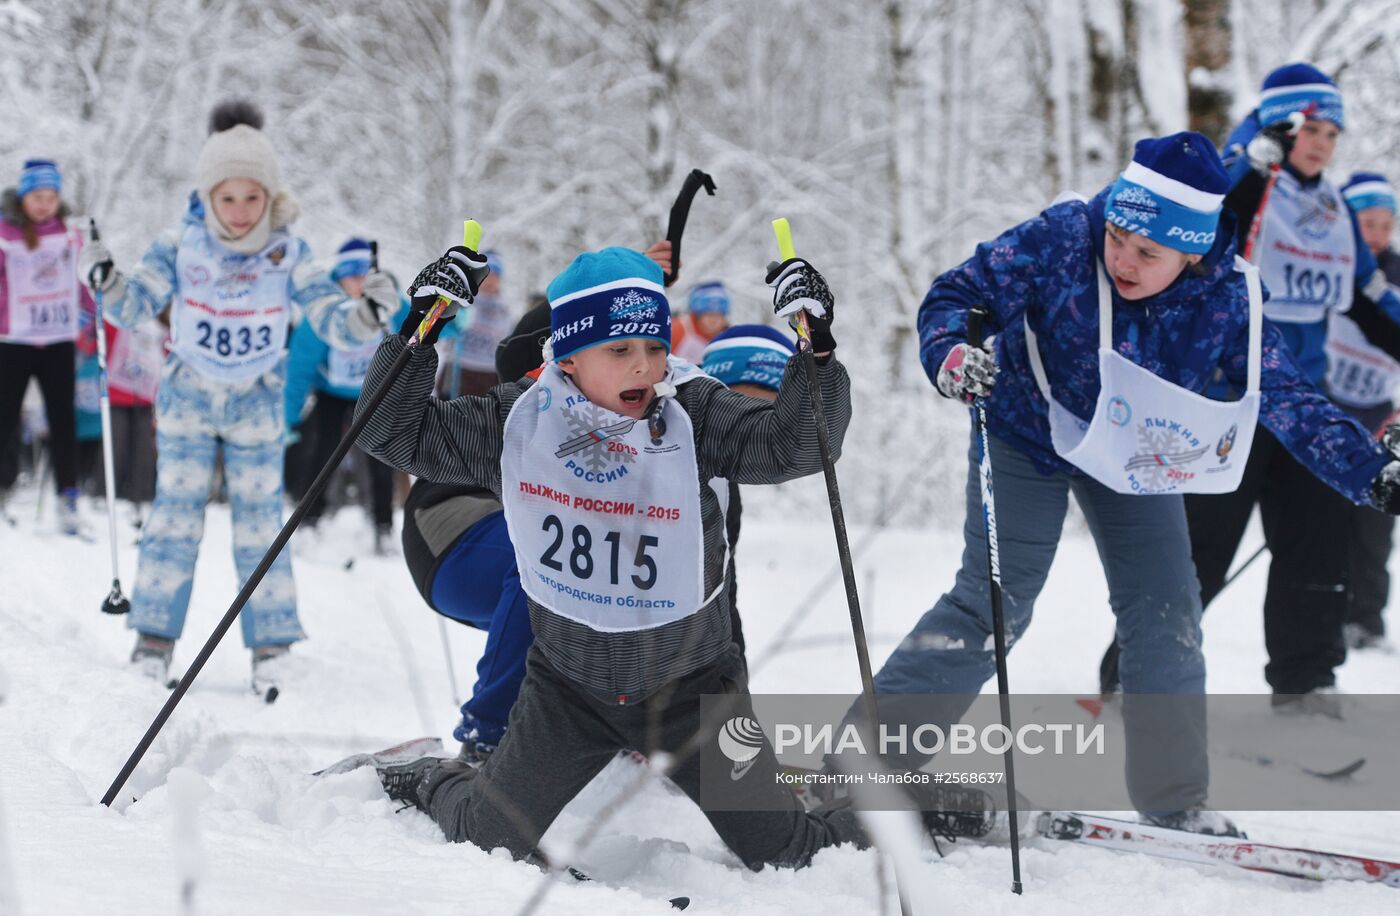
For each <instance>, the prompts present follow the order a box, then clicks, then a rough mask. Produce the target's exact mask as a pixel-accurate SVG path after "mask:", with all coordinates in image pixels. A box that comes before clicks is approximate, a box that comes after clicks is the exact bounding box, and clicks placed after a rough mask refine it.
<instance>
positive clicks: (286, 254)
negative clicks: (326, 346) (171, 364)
mask: <svg viewBox="0 0 1400 916" xmlns="http://www.w3.org/2000/svg"><path fill="white" fill-rule="evenodd" d="M297 252H298V246H297V244H296V242H295V240H294V239H292V238H290V237H289V236H287V235H286V234H285V233H275V234H274V237H273V241H272V242H270V243H269V244H268V246H267V247H266V248H264V249H263V250H262V251H260V252H258V253H257V254H254V255H241V254H238V253H237V252H234V251H232V250H230V249H228V248H226V247H224V246H223V245H219V244H217V243H216V242H214V241H212V240H211V239H210V237H209V233H208V232H207V231H206V230H205V229H204V227H203V226H191V227H190V228H189V229H188V230H186V232H185V235H184V238H183V239H182V240H181V242H180V249H179V253H178V254H177V255H176V258H175V267H176V273H177V275H178V287H177V292H176V294H175V298H174V302H173V307H172V309H171V321H170V329H171V342H170V348H171V349H172V350H174V351H175V352H176V353H178V354H180V358H181V359H182V360H184V361H185V362H186V363H188V364H189V365H191V366H193V367H194V368H195V369H197V370H198V371H199V373H200V374H201V375H204V376H206V377H208V378H211V379H214V380H216V381H221V382H243V381H248V380H250V379H255V378H257V377H258V376H260V375H262V374H263V373H265V372H267V371H268V370H270V369H272V368H274V367H276V366H277V364H278V363H279V362H281V360H282V356H283V353H284V351H285V349H286V346H285V345H286V341H287V325H288V322H289V321H290V319H291V314H292V312H291V297H290V295H289V294H288V292H287V288H288V285H289V283H290V280H291V274H292V268H294V267H295V266H296V263H297Z"/></svg>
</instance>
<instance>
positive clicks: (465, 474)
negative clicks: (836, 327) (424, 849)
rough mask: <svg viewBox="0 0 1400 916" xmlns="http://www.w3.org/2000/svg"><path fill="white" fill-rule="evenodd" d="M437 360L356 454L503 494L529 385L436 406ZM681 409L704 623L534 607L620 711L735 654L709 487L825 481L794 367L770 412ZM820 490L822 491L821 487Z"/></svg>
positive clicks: (841, 420) (397, 394) (425, 362)
mask: <svg viewBox="0 0 1400 916" xmlns="http://www.w3.org/2000/svg"><path fill="white" fill-rule="evenodd" d="M404 347H405V343H404V341H403V340H402V339H401V338H400V337H398V336H397V335H394V336H391V337H389V338H388V339H387V340H385V342H384V344H383V345H382V346H380V348H379V352H378V353H377V354H376V355H375V358H374V362H373V364H372V365H371V367H370V370H369V375H368V376H367V377H366V379H365V384H364V388H363V389H362V393H361V395H360V405H359V407H357V413H358V411H359V409H361V408H363V406H364V404H365V401H366V399H367V398H368V397H369V395H370V394H371V393H372V392H374V391H375V390H376V389H377V388H378V387H379V385H380V383H381V380H382V379H384V377H385V376H386V375H387V374H388V371H389V367H390V366H391V365H392V364H393V362H394V360H395V359H396V358H397V357H398V355H399V354H400V353H401V352H402V351H403V349H404ZM436 371H437V354H436V353H435V352H433V350H432V348H428V349H426V350H419V351H416V352H415V353H414V354H413V355H412V356H411V357H410V358H409V361H408V365H407V366H406V367H405V368H404V372H403V374H402V375H401V376H399V378H398V381H396V382H395V383H394V386H393V388H392V389H390V391H389V394H388V395H387V396H386V397H385V399H384V402H383V403H382V404H381V405H380V407H379V409H378V410H377V411H376V412H375V416H374V418H373V419H372V420H370V422H369V423H368V425H366V426H365V428H364V431H363V432H361V433H360V437H359V445H360V447H361V448H363V449H364V450H365V451H367V452H369V453H370V454H371V455H374V456H375V457H377V458H379V459H381V460H382V461H384V462H385V463H387V464H389V465H392V466H393V467H396V468H399V469H400V470H402V471H406V472H408V473H410V474H413V475H415V476H418V477H426V478H428V479H429V480H432V481H435V482H438V483H445V484H472V485H475V486H480V487H485V488H487V489H489V490H491V491H492V492H493V493H495V494H496V495H497V497H499V496H500V494H501V448H502V444H503V432H504V430H505V423H506V417H507V416H508V415H509V414H510V409H511V407H512V406H513V405H514V404H515V401H516V399H517V398H518V397H520V395H521V393H522V392H524V391H525V390H526V388H528V387H529V386H530V385H531V384H532V382H531V381H530V380H529V379H521V380H520V381H519V382H508V383H506V384H503V385H497V386H496V387H495V388H493V389H491V391H490V392H488V393H487V394H486V395H485V396H482V397H462V398H457V399H455V400H451V401H441V400H438V399H437V398H434V397H433V396H432V390H433V377H434V375H435V374H436ZM818 378H819V380H820V383H821V388H822V398H823V402H824V405H825V408H826V416H827V424H828V427H829V429H830V433H831V444H832V452H833V455H832V457H833V459H834V458H836V457H838V456H839V455H840V452H841V442H842V439H843V438H844V437H845V433H846V426H847V424H848V423H849V422H850V419H851V385H850V379H849V378H848V377H847V375H846V370H845V367H843V366H842V365H841V364H840V363H838V362H837V361H836V360H835V359H834V358H833V359H831V360H829V361H828V362H827V363H826V365H824V366H820V367H818ZM676 402H677V403H678V404H679V405H680V406H681V408H682V409H684V410H685V412H686V413H687V414H689V416H690V422H691V425H692V426H693V427H694V429H695V454H696V462H697V464H698V465H699V473H700V515H701V522H702V525H703V528H704V538H705V550H704V554H705V589H704V591H705V594H711V593H713V594H714V595H715V597H714V598H713V599H712V600H711V601H710V603H709V604H707V605H705V607H703V608H702V609H701V610H700V611H699V612H698V613H696V614H693V615H691V616H689V617H687V618H685V619H683V620H678V621H675V622H674V623H669V624H666V625H664V626H660V627H656V628H653V629H650V630H638V631H629V632H620V633H604V632H600V631H597V630H594V629H592V628H590V627H587V626H585V625H583V624H581V623H578V622H576V621H573V620H569V619H566V618H564V617H561V616H559V615H558V614H555V613H553V612H551V611H550V609H549V608H547V607H545V606H543V605H540V604H538V603H536V602H535V601H534V600H533V599H532V600H531V601H530V622H531V624H532V625H533V626H534V628H535V641H536V643H537V644H538V645H539V647H540V651H542V652H543V653H544V654H545V657H546V658H548V659H549V661H550V663H551V664H552V665H554V667H555V668H557V669H558V670H559V671H560V672H561V673H563V674H564V675H566V676H567V677H569V678H571V679H572V680H574V681H575V682H577V683H578V684H580V685H581V686H582V687H584V688H585V689H587V690H589V691H590V692H592V693H594V694H597V695H599V696H602V697H605V698H607V699H608V700H609V701H611V702H617V703H624V704H630V703H636V702H639V701H641V700H642V699H644V698H645V697H647V696H648V695H649V694H651V693H653V692H654V691H655V690H656V689H657V688H659V687H661V686H662V685H664V684H666V683H668V682H670V681H673V680H675V679H676V678H679V677H683V676H685V675H687V674H689V673H690V672H692V671H696V670H698V669H700V668H703V667H705V666H706V665H709V664H712V663H714V662H715V661H717V660H718V659H719V658H720V657H721V656H722V655H723V654H724V652H725V651H726V649H727V648H728V646H729V643H730V629H729V589H720V588H718V586H719V584H720V581H721V580H722V579H723V577H724V575H725V572H726V570H725V565H724V556H725V531H724V517H723V515H722V514H721V512H720V507H719V501H718V500H717V499H716V498H715V494H714V493H713V491H711V489H710V488H709V487H708V486H706V485H705V484H706V483H707V482H708V481H709V479H710V478H712V477H724V478H728V479H729V480H732V481H734V482H736V483H741V484H765V483H769V484H771V483H782V482H783V481H785V480H792V479H793V478H796V477H803V476H806V475H808V474H815V473H818V472H820V471H821V467H822V465H821V452H820V450H819V448H818V445H817V427H816V423H815V422H814V414H813V410H812V404H811V399H810V397H809V394H808V389H807V376H806V373H805V371H804V370H803V369H802V366H801V364H800V362H799V361H798V360H797V359H796V358H794V359H792V360H790V361H789V362H788V366H787V371H786V373H785V374H784V376H783V381H782V388H781V394H780V395H779V396H778V400H777V401H776V402H775V403H773V404H771V405H770V404H768V403H766V402H764V401H760V400H757V399H755V398H750V397H746V396H744V395H741V394H737V393H735V392H733V391H730V390H729V389H728V388H725V387H724V386H723V385H721V384H719V383H718V382H715V381H712V380H710V379H705V378H702V379H697V380H695V381H693V382H690V383H688V384H685V385H682V386H681V387H680V391H679V393H678V394H677V395H676ZM818 486H820V484H818Z"/></svg>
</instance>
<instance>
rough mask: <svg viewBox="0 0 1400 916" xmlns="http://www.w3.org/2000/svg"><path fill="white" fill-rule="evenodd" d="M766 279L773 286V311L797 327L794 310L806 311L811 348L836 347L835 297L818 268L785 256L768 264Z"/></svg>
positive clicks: (823, 350) (816, 350)
mask: <svg viewBox="0 0 1400 916" xmlns="http://www.w3.org/2000/svg"><path fill="white" fill-rule="evenodd" d="M766 281H767V283H768V285H769V286H771V287H773V314H774V315H777V316H778V317H780V318H786V319H787V320H788V324H790V325H791V326H792V327H793V328H794V329H796V328H797V313H798V312H799V311H802V312H806V313H807V328H808V330H809V331H810V332H811V334H812V352H813V353H830V352H831V351H832V350H835V349H836V338H834V337H832V336H831V322H832V319H833V318H834V317H835V315H836V299H835V298H834V297H833V296H832V295H831V288H830V287H828V286H827V285H826V280H825V279H823V278H822V275H821V274H819V273H817V269H816V268H815V267H813V266H812V265H811V264H808V263H807V262H806V261H804V260H803V259H801V258H788V259H787V260H786V261H784V262H783V263H781V264H779V263H777V262H776V261H774V262H773V263H771V264H769V265H768V276H767V278H766Z"/></svg>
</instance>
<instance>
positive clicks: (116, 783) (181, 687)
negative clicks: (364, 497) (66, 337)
mask: <svg viewBox="0 0 1400 916" xmlns="http://www.w3.org/2000/svg"><path fill="white" fill-rule="evenodd" d="M462 236H463V240H462V244H464V245H466V246H467V247H468V248H470V249H472V250H473V251H475V250H477V247H478V246H479V245H480V244H481V226H480V225H478V224H477V222H476V221H475V220H467V222H466V225H465V227H464V229H463V233H462ZM449 305H451V301H450V300H448V299H447V298H446V297H444V296H439V297H438V300H437V302H436V303H435V304H434V305H433V307H432V308H431V309H430V310H429V311H428V314H427V316H426V317H424V319H423V321H422V323H421V324H419V325H418V330H417V331H416V332H415V333H414V335H413V338H412V339H411V340H410V341H409V342H408V346H406V347H404V349H403V352H401V353H400V354H399V355H398V356H397V357H396V358H395V359H394V363H393V365H392V366H390V367H389V372H388V374H386V375H385V376H384V380H383V381H382V382H380V383H379V387H378V388H376V389H375V391H374V394H372V395H371V396H370V399H369V401H368V402H366V404H365V408H364V410H362V411H360V415H359V416H357V417H356V418H355V422H354V423H352V424H350V429H349V431H348V432H346V433H345V436H344V437H343V438H341V440H340V444H339V445H337V446H336V447H335V452H334V453H333V454H332V455H331V457H330V460H328V461H327V462H326V463H325V465H324V466H323V467H322V468H321V473H319V474H317V475H316V480H315V481H314V482H313V483H312V484H311V488H310V489H308V490H307V491H306V495H304V496H303V497H302V498H301V501H300V502H298V503H297V506H296V508H295V509H293V510H292V515H291V517H290V518H288V519H287V521H286V524H284V525H283V526H282V530H281V531H279V532H277V537H275V538H273V541H272V545H271V546H269V547H268V548H267V552H266V553H264V554H263V557H262V560H260V561H259V562H258V566H257V568H256V569H254V570H253V574H252V575H250V576H249V577H248V581H247V582H244V583H243V588H242V589H241V590H240V591H239V592H238V596H237V597H235V598H234V599H233V604H231V605H229V609H228V610H227V611H226V612H225V613H224V616H223V619H222V620H220V621H219V625H218V626H216V627H215V628H214V632H213V633H211V634H209V638H208V639H207V640H205V643H204V647H203V648H201V649H200V650H199V654H198V655H196V656H195V658H194V661H193V662H191V663H190V667H189V668H188V669H187V670H186V671H185V676H184V677H182V678H180V683H179V684H177V685H176V687H175V689H174V690H173V691H171V694H170V698H169V699H168V700H166V701H165V705H164V706H162V707H161V709H160V712H159V713H157V714H156V717H155V720H154V721H153V722H151V726H150V728H147V729H146V734H144V735H142V736H141V740H140V742H139V743H138V744H137V745H136V749H135V750H133V751H132V752H131V756H130V757H128V758H127V760H126V763H125V764H123V765H122V769H121V772H120V773H118V774H117V778H116V779H114V780H112V785H111V786H109V787H108V789H107V794H106V795H103V796H102V804H104V805H106V806H108V807H111V805H112V802H113V800H115V799H116V797H117V793H118V792H120V791H121V790H122V786H124V785H126V781H127V780H128V779H129V778H131V774H132V772H134V771H135V769H136V766H137V764H139V763H140V762H141V758H142V757H144V756H145V754H146V751H147V750H149V749H150V747H151V742H153V741H155V739H156V735H158V734H160V730H161V728H163V727H164V726H165V723H166V720H167V719H169V718H170V714H171V713H173V712H174V711H175V707H176V706H178V705H180V700H181V699H183V698H184V696H185V694H186V693H187V692H188V691H189V689H190V685H191V684H193V683H194V679H195V678H196V677H198V676H199V672H200V671H201V670H202V669H203V668H204V663H205V662H207V661H208V660H209V656H210V655H213V654H214V649H215V648H217V647H218V645H219V641H220V640H222V639H223V638H224V634H225V633H227V632H228V629H229V627H231V626H233V622H234V621H235V620H237V619H238V614H239V612H241V611H242V610H243V606H244V605H245V604H247V603H248V599H249V598H251V597H253V592H255V591H256V590H257V588H258V586H259V585H260V584H261V583H262V580H263V576H265V575H267V571H268V570H269V569H271V568H272V564H273V562H274V561H275V560H276V559H277V555H278V554H280V553H281V552H282V548H283V547H285V546H286V545H287V541H288V540H290V539H291V537H292V532H294V531H296V529H297V526H298V525H300V524H301V520H302V517H303V516H305V515H306V511H307V509H309V508H311V504H312V503H313V502H315V501H316V498H317V497H318V496H320V495H321V491H322V490H324V489H325V488H326V484H327V483H328V482H329V481H330V479H331V475H333V474H334V473H335V470H336V468H338V467H340V462H341V460H342V459H344V458H345V454H346V452H348V451H350V447H351V446H352V445H354V444H355V437H356V436H358V435H359V434H360V431H361V430H362V429H364V428H365V425H366V424H367V423H369V420H370V418H371V417H372V416H374V412H375V411H376V410H377V409H378V408H379V405H380V403H381V402H382V401H383V400H384V398H385V396H387V395H388V394H389V389H390V388H392V387H394V382H395V381H397V380H398V377H399V376H400V375H401V374H403V369H404V366H406V365H408V361H409V359H410V358H411V357H412V356H413V353H414V352H415V351H416V350H417V349H418V348H419V347H420V346H421V344H422V341H423V338H424V337H425V336H426V335H427V334H428V332H429V331H431V330H432V329H433V327H434V326H435V325H436V324H437V322H438V320H439V319H440V318H441V317H442V313H443V311H444V310H445V309H446V308H447V307H448V306H449Z"/></svg>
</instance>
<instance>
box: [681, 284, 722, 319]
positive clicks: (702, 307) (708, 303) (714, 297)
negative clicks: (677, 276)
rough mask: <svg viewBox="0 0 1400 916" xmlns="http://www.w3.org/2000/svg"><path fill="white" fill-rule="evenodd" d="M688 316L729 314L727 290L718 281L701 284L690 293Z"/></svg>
mask: <svg viewBox="0 0 1400 916" xmlns="http://www.w3.org/2000/svg"><path fill="white" fill-rule="evenodd" d="M688 307H689V308H690V314H692V315H705V314H718V315H728V314H729V290H727V289H725V288H724V284H723V283H721V282H719V281H718V280H712V281H710V282H708V283H701V284H700V285H699V286H696V287H694V288H693V289H691V291H690V301H689V303H688Z"/></svg>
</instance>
